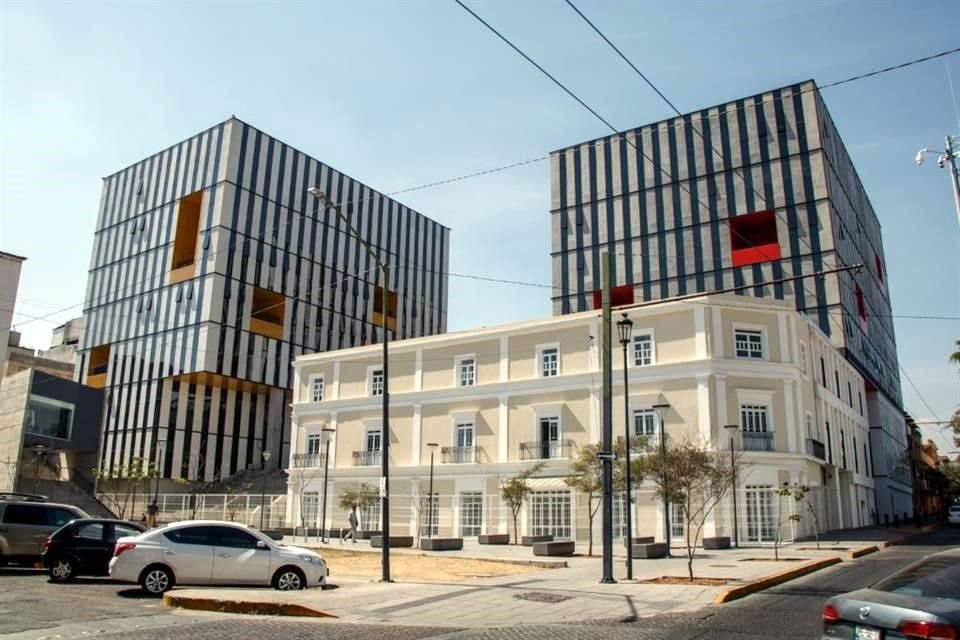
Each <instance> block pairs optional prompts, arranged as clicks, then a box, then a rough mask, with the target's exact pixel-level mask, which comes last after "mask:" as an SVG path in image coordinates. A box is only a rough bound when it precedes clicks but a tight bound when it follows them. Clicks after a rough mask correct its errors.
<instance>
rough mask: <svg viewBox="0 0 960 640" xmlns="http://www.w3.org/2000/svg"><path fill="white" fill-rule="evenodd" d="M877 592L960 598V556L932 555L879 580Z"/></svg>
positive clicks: (920, 596) (951, 598)
mask: <svg viewBox="0 0 960 640" xmlns="http://www.w3.org/2000/svg"><path fill="white" fill-rule="evenodd" d="M873 588H874V589H876V590H877V591H888V592H891V593H901V594H903V595H907V596H915V597H919V598H946V599H950V600H960V557H957V556H952V557H951V556H934V557H931V558H926V559H924V560H921V561H920V562H918V563H917V564H914V565H911V566H909V567H907V568H905V569H903V570H902V571H898V572H897V573H895V574H893V575H892V576H890V577H888V578H885V579H883V580H881V581H880V582H878V583H877V584H876V585H875V586H874V587H873Z"/></svg>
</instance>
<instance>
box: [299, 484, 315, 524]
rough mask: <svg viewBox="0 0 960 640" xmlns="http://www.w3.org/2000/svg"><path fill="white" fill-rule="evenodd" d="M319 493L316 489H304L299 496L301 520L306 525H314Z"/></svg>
mask: <svg viewBox="0 0 960 640" xmlns="http://www.w3.org/2000/svg"><path fill="white" fill-rule="evenodd" d="M319 495H320V494H319V493H318V492H316V491H304V492H303V496H301V498H300V511H301V514H302V519H303V522H304V523H305V525H306V526H308V527H312V526H316V522H317V512H318V511H319V510H318V509H317V506H318V505H319V504H320V498H319Z"/></svg>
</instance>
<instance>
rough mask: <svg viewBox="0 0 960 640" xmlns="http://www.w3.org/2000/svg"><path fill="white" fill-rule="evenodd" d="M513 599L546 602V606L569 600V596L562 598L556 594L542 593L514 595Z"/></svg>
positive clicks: (530, 592)
mask: <svg viewBox="0 0 960 640" xmlns="http://www.w3.org/2000/svg"><path fill="white" fill-rule="evenodd" d="M513 597H514V598H517V599H519V600H532V601H533V602H546V603H548V604H556V603H558V602H563V601H564V600H569V599H570V596H562V595H560V594H558V593H544V592H542V591H528V592H527V593H515V594H514V595H513Z"/></svg>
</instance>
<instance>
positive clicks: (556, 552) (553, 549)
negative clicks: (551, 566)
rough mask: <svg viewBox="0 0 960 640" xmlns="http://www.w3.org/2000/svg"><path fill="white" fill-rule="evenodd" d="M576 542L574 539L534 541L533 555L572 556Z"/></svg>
mask: <svg viewBox="0 0 960 640" xmlns="http://www.w3.org/2000/svg"><path fill="white" fill-rule="evenodd" d="M575 544H576V543H574V541H573V540H556V541H552V542H534V543H533V555H535V556H572V555H573V552H574V547H575Z"/></svg>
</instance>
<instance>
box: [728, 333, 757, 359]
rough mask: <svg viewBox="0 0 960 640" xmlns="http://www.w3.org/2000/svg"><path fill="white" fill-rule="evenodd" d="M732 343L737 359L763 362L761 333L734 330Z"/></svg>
mask: <svg viewBox="0 0 960 640" xmlns="http://www.w3.org/2000/svg"><path fill="white" fill-rule="evenodd" d="M733 342H734V347H735V349H736V353H737V357H738V358H748V359H750V360H763V357H764V356H763V331H757V330H753V329H735V330H734V332H733Z"/></svg>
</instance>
